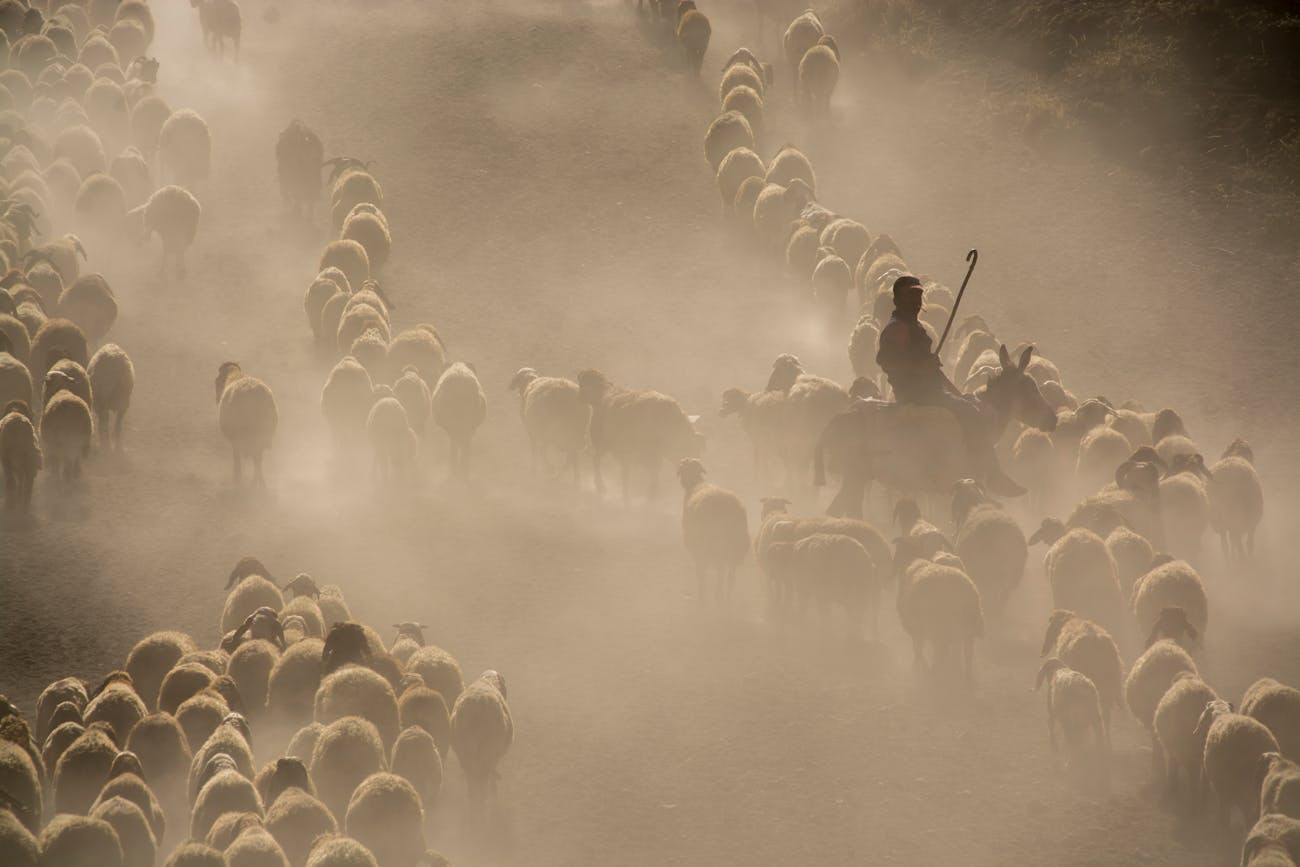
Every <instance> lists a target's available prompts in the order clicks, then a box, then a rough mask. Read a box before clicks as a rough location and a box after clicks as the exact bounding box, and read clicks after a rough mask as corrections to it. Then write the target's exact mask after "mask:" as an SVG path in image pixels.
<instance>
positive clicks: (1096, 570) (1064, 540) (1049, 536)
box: [958, 518, 1126, 635]
mask: <svg viewBox="0 0 1300 867" xmlns="http://www.w3.org/2000/svg"><path fill="white" fill-rule="evenodd" d="M1029 541H1030V542H1031V543H1038V542H1042V543H1043V544H1045V545H1047V546H1048V549H1047V553H1046V554H1045V555H1043V571H1044V572H1045V573H1046V575H1047V580H1048V583H1049V585H1050V586H1051V588H1052V606H1053V607H1054V608H1060V609H1065V610H1068V611H1074V612H1076V613H1078V614H1079V616H1081V617H1084V618H1087V619H1089V620H1093V621H1095V622H1097V623H1099V624H1101V625H1102V626H1104V627H1105V628H1106V629H1107V631H1109V632H1110V633H1111V634H1112V635H1122V634H1123V633H1124V630H1125V624H1126V617H1125V615H1124V599H1123V597H1122V596H1121V595H1120V589H1119V581H1118V579H1117V578H1116V577H1115V561H1114V560H1113V559H1112V558H1111V556H1110V551H1109V550H1108V549H1107V548H1106V543H1105V541H1103V540H1102V538H1101V537H1100V536H1098V535H1097V534H1096V533H1094V532H1092V531H1091V530H1085V529H1082V528H1076V529H1073V530H1068V531H1067V530H1066V529H1065V525H1064V524H1062V523H1061V522H1060V521H1058V520H1056V519H1055V518H1045V519H1043V524H1042V526H1041V527H1039V528H1038V530H1037V531H1036V532H1035V533H1034V534H1033V536H1031V537H1030V539H1029ZM958 553H959V554H960V553H961V550H960V548H959V549H958Z"/></svg>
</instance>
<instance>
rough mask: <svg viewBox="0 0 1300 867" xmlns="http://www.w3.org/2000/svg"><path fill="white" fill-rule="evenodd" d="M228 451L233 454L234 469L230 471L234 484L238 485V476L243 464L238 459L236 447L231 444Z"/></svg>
mask: <svg viewBox="0 0 1300 867" xmlns="http://www.w3.org/2000/svg"><path fill="white" fill-rule="evenodd" d="M230 453H231V455H233V456H234V470H233V471H232V472H231V475H232V476H233V477H234V480H235V484H236V485H238V484H239V477H240V475H241V474H242V471H243V464H242V462H241V461H240V459H239V449H238V448H237V447H235V446H231V447H230Z"/></svg>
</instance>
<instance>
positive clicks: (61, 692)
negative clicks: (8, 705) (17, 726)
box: [36, 677, 90, 742]
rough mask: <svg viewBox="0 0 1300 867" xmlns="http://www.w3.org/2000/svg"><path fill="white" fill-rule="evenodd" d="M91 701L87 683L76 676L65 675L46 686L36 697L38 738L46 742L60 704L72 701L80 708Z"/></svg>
mask: <svg viewBox="0 0 1300 867" xmlns="http://www.w3.org/2000/svg"><path fill="white" fill-rule="evenodd" d="M89 701H90V697H89V696H88V695H87V693H86V685H85V684H84V683H82V682H81V681H80V680H78V679H77V678H75V677H65V678H63V679H61V680H56V681H54V682H53V683H51V684H49V685H48V686H46V687H45V689H43V690H41V694H40V696H39V697H38V698H37V699H36V739H37V740H38V741H42V742H44V740H45V737H46V736H47V735H48V734H49V733H50V729H51V728H53V726H51V725H50V719H51V717H53V715H54V710H55V708H57V707H58V706H59V705H60V704H62V703H64V702H70V703H71V704H73V705H74V706H75V707H77V708H78V709H80V708H84V707H85V706H86V703H87V702H89Z"/></svg>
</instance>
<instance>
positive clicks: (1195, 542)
mask: <svg viewBox="0 0 1300 867" xmlns="http://www.w3.org/2000/svg"><path fill="white" fill-rule="evenodd" d="M1208 476H1209V471H1208V470H1207V469H1206V468H1205V462H1204V460H1203V459H1202V458H1201V456H1200V455H1199V454H1198V455H1176V456H1175V457H1174V459H1173V461H1172V465H1171V468H1170V471H1169V474H1168V475H1166V476H1165V477H1164V478H1163V479H1161V480H1160V510H1161V515H1162V517H1163V519H1164V533H1165V538H1166V539H1167V540H1168V544H1169V547H1170V549H1171V550H1173V551H1176V552H1179V553H1182V552H1186V553H1189V554H1196V553H1197V552H1199V550H1200V547H1201V538H1202V536H1204V535H1205V530H1206V528H1207V527H1208V526H1209V524H1210V497H1209V493H1208V492H1207V490H1206V481H1207V478H1208Z"/></svg>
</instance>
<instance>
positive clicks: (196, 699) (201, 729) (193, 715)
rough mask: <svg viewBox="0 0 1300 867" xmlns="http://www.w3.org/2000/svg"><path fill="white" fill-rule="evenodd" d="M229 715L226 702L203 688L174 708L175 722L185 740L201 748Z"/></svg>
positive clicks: (212, 691) (213, 692)
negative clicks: (182, 732)
mask: <svg viewBox="0 0 1300 867" xmlns="http://www.w3.org/2000/svg"><path fill="white" fill-rule="evenodd" d="M228 713H230V706H229V705H227V704H226V700H225V699H224V698H222V697H221V696H220V695H218V694H217V693H216V692H215V691H214V690H212V689H209V688H207V687H205V688H204V689H202V690H200V691H199V692H197V693H195V694H194V695H192V696H190V697H189V698H187V699H185V700H184V701H182V702H181V703H180V704H179V705H178V706H177V707H176V714H175V716H176V722H177V723H179V724H180V727H181V729H182V730H184V732H185V740H186V741H187V742H188V743H191V744H198V745H199V746H202V745H203V743H204V742H205V741H207V739H208V738H209V737H211V736H212V733H213V732H215V731H216V730H217V727H218V726H220V725H221V721H222V720H223V719H225V717H226V715H227V714H228Z"/></svg>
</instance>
